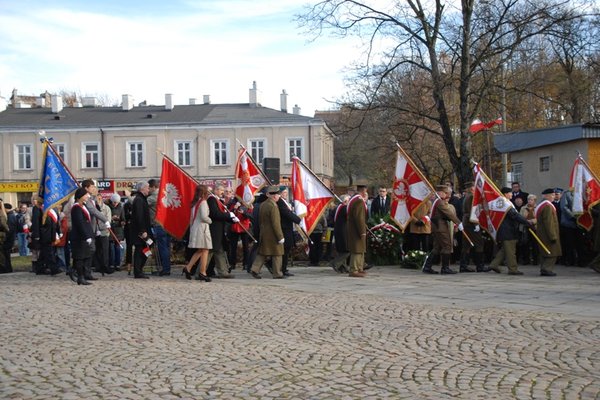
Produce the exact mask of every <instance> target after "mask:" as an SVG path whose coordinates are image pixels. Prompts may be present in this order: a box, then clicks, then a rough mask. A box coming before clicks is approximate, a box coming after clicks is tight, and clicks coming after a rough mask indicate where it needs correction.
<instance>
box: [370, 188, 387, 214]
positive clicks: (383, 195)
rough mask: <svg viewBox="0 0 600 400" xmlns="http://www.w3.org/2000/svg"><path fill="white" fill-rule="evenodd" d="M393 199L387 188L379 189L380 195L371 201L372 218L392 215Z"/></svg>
mask: <svg viewBox="0 0 600 400" xmlns="http://www.w3.org/2000/svg"><path fill="white" fill-rule="evenodd" d="M390 203H391V199H390V197H389V196H388V195H387V189H386V188H385V187H380V188H379V195H378V196H377V197H375V198H374V199H373V200H372V201H371V218H381V217H383V216H384V215H387V214H389V213H390Z"/></svg>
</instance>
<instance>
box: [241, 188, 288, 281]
mask: <svg viewBox="0 0 600 400" xmlns="http://www.w3.org/2000/svg"><path fill="white" fill-rule="evenodd" d="M279 196H280V192H279V186H269V187H268V188H267V200H265V201H264V202H263V203H262V204H261V205H260V210H259V212H258V224H259V226H260V236H259V239H258V254H257V256H256V259H255V260H254V263H253V264H252V269H251V270H250V273H251V274H252V276H253V277H254V278H256V279H261V276H260V270H261V268H262V266H263V264H264V263H265V262H266V261H268V260H271V263H272V271H273V278H274V279H282V278H283V273H282V272H281V262H282V259H283V253H284V250H283V243H284V242H285V239H284V236H283V231H282V230H281V217H280V214H279V207H278V206H277V201H278V200H279Z"/></svg>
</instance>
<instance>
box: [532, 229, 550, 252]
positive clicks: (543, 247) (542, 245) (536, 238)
mask: <svg viewBox="0 0 600 400" xmlns="http://www.w3.org/2000/svg"><path fill="white" fill-rule="evenodd" d="M527 229H528V230H529V233H531V236H533V237H534V238H535V240H536V241H537V242H538V243H539V244H540V247H541V248H542V249H543V250H544V251H545V252H546V254H551V252H550V250H548V248H547V247H546V245H545V244H544V243H543V242H542V239H540V238H539V236H538V235H536V234H535V232H534V231H533V229H531V228H527Z"/></svg>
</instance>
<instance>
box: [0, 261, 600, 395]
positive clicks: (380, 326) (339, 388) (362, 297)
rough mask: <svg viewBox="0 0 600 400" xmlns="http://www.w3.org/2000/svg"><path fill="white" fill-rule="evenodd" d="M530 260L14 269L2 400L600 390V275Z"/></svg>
mask: <svg viewBox="0 0 600 400" xmlns="http://www.w3.org/2000/svg"><path fill="white" fill-rule="evenodd" d="M524 271H525V272H526V276H524V277H509V276H507V275H505V274H503V275H496V274H493V273H488V274H457V275H454V276H429V275H424V274H422V273H420V272H419V271H410V270H401V269H399V268H397V267H383V268H374V269H373V270H371V271H370V274H369V276H368V277H367V278H365V279H356V278H348V277H346V276H342V275H337V274H335V273H334V272H333V271H332V270H330V269H327V268H325V267H320V268H301V267H296V268H294V269H293V272H295V273H296V276H295V277H293V278H291V279H286V280H272V279H262V280H254V279H252V278H250V277H249V276H248V274H246V273H245V272H241V271H239V270H238V271H236V275H237V279H234V280H215V281H213V282H211V283H205V282H197V281H186V280H185V279H183V278H182V277H180V276H170V277H163V278H158V277H156V278H155V277H153V278H151V279H150V280H143V281H141V280H133V279H132V278H131V277H128V276H127V274H126V273H124V272H119V273H115V274H113V275H111V276H107V277H104V278H100V280H99V281H96V282H94V284H93V285H92V286H89V287H83V286H77V285H75V284H73V283H71V282H70V281H68V279H67V278H66V277H65V276H64V275H63V276H60V277H54V278H52V277H39V276H38V277H36V276H34V275H33V274H29V273H24V272H22V273H15V274H10V275H1V276H0V287H1V290H0V300H1V302H0V304H1V305H0V312H1V315H2V317H1V322H0V328H1V332H2V346H1V347H0V368H1V369H2V371H1V373H0V398H3V399H21V398H23V399H33V398H35V399H45V398H47V399H59V398H60V399H91V398H102V399H172V398H173V399H175V398H186V399H386V398H388V399H403V398H405V399H450V398H460V399H511V398H515V399H526V398H533V399H598V398H600V323H599V322H600V307H598V306H597V305H598V302H599V301H600V289H598V288H599V286H600V274H596V273H594V272H593V271H590V270H584V269H579V268H570V269H567V268H562V269H560V268H559V269H558V273H559V276H558V277H556V278H542V277H539V276H536V270H535V269H534V268H533V267H530V268H529V269H527V268H524ZM263 277H264V278H267V277H268V273H266V271H265V272H264V273H263Z"/></svg>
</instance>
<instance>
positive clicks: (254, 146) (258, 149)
mask: <svg viewBox="0 0 600 400" xmlns="http://www.w3.org/2000/svg"><path fill="white" fill-rule="evenodd" d="M265 143H266V140H265V139H250V140H249V141H248V147H249V148H250V156H251V157H252V158H253V159H254V161H256V163H257V164H262V161H263V158H265V147H266V146H265Z"/></svg>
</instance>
